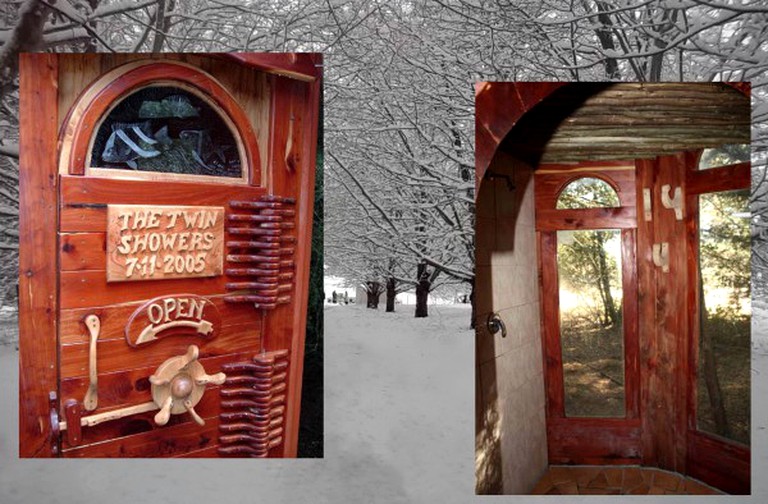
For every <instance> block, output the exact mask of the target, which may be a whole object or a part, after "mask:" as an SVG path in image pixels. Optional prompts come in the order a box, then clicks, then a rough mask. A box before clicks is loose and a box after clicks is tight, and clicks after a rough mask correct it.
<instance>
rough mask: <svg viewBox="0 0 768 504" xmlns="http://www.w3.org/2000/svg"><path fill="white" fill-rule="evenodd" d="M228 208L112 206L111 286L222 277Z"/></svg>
mask: <svg viewBox="0 0 768 504" xmlns="http://www.w3.org/2000/svg"><path fill="white" fill-rule="evenodd" d="M223 242H224V208H223V207H208V206H150V205H107V282H123V281H134V280H163V279H165V280H167V279H170V278H193V277H210V276H217V275H221V273H222V261H223Z"/></svg>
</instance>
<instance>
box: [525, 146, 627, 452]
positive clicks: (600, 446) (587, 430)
mask: <svg viewBox="0 0 768 504" xmlns="http://www.w3.org/2000/svg"><path fill="white" fill-rule="evenodd" d="M574 169H575V171H571V170H574ZM582 177H596V178H600V179H602V180H604V181H606V182H608V183H609V184H610V185H611V186H612V187H613V188H614V189H615V190H616V191H617V193H618V195H619V200H620V203H621V206H620V207H618V208H599V209H577V210H557V209H555V205H556V201H557V197H558V195H559V194H560V192H561V191H562V189H563V188H564V187H565V186H567V185H568V184H569V183H570V182H572V181H574V180H576V179H578V178H582ZM634 183H635V171H634V164H633V163H632V162H629V163H628V162H625V161H616V162H599V163H597V162H595V163H581V164H579V165H577V166H576V165H573V166H571V165H568V166H564V165H542V166H541V167H540V169H539V170H538V171H537V173H536V179H535V187H534V189H535V204H536V228H537V231H538V235H539V258H540V278H541V303H542V312H541V313H542V329H543V350H544V358H545V384H546V405H547V444H548V453H549V461H550V463H552V464H596V463H597V464H602V463H614V464H632V463H638V460H639V457H640V454H641V442H640V441H641V440H640V416H639V371H638V339H637V296H636V292H637V285H636V259H635V249H636V244H635V242H636V232H635V227H636V209H635V198H636V195H635V186H634ZM609 228H613V229H620V230H621V242H622V245H621V262H622V266H621V267H622V288H623V293H624V300H623V309H624V316H623V338H624V383H625V416H624V417H623V418H573V417H567V416H566V414H565V403H564V399H565V397H564V384H563V366H562V351H561V345H560V327H559V294H558V275H557V231H558V230H569V229H570V230H573V229H609Z"/></svg>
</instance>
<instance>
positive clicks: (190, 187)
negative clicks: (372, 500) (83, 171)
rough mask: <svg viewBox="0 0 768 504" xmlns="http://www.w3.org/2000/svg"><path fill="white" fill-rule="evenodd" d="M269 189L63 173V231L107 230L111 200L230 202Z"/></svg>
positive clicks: (136, 202)
mask: <svg viewBox="0 0 768 504" xmlns="http://www.w3.org/2000/svg"><path fill="white" fill-rule="evenodd" d="M263 194H266V190H265V189H263V188H260V187H252V186H233V185H221V184H200V183H193V182H163V183H162V184H160V183H158V182H156V181H148V180H125V179H113V178H104V177H79V176H71V175H61V209H60V212H61V217H60V219H61V222H60V231H62V232H84V231H97V232H105V231H106V229H107V206H106V205H107V204H113V205H114V204H133V205H184V204H188V203H189V202H191V201H194V202H195V204H196V205H200V206H216V205H226V204H228V202H229V201H230V200H252V199H256V198H258V197H259V196H261V195H263Z"/></svg>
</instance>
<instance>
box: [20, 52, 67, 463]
mask: <svg viewBox="0 0 768 504" xmlns="http://www.w3.org/2000/svg"><path fill="white" fill-rule="evenodd" d="M57 74H58V65H57V59H56V56H55V55H52V54H21V55H20V56H19V78H20V82H19V100H20V105H19V112H20V114H19V117H20V125H19V126H20V128H19V129H20V131H21V138H20V144H19V150H20V153H21V156H20V159H19V208H20V212H19V243H20V245H21V246H20V247H19V397H20V398H21V400H20V401H19V456H20V457H50V456H52V455H53V453H52V451H51V447H52V446H55V445H56V441H55V440H53V443H52V440H51V439H50V437H51V433H52V431H51V425H50V420H49V411H50V408H49V402H48V394H49V392H50V391H56V390H57V381H56V373H57V370H56V367H57V366H56V364H57V352H56V337H57V331H56V310H57V304H58V294H57V289H56V259H55V258H56V257H58V253H57V244H56V233H55V230H56V222H57V204H56V194H57V191H58V184H57V182H58V180H57V177H56V168H55V167H56V124H57V119H58V118H57V107H56V102H57V95H56V93H57Z"/></svg>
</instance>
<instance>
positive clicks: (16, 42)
mask: <svg viewBox="0 0 768 504" xmlns="http://www.w3.org/2000/svg"><path fill="white" fill-rule="evenodd" d="M47 18H48V7H46V6H45V4H43V2H40V1H38V0H27V2H26V3H25V4H24V5H23V6H21V7H20V8H19V20H18V22H17V23H16V26H15V27H14V28H13V31H12V32H11V35H10V38H8V40H7V41H6V42H5V43H4V44H3V45H2V48H0V85H1V86H2V88H3V90H2V91H3V93H5V92H7V89H6V86H10V85H11V83H12V82H13V79H14V78H15V77H16V73H17V72H18V69H19V58H18V56H19V53H21V52H35V51H39V50H40V49H42V48H43V26H44V25H45V20H46V19H47Z"/></svg>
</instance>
